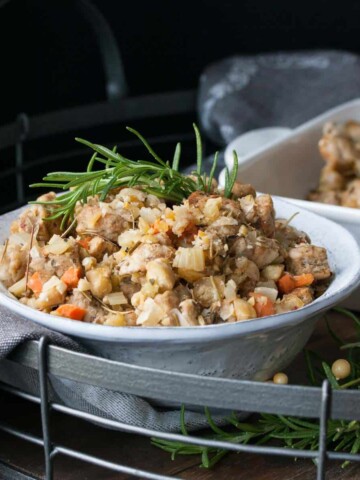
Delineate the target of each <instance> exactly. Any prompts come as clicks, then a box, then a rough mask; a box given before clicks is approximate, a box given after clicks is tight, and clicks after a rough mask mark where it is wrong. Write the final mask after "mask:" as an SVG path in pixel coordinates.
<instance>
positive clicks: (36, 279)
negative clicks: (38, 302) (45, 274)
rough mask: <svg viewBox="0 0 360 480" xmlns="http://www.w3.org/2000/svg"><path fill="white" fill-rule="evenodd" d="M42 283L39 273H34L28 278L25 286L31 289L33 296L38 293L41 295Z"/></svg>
mask: <svg viewBox="0 0 360 480" xmlns="http://www.w3.org/2000/svg"><path fill="white" fill-rule="evenodd" d="M44 283H45V282H44V281H43V279H42V278H41V274H40V272H35V273H33V274H32V275H31V277H30V278H29V280H28V284H27V286H28V287H29V288H31V290H32V291H33V292H34V293H35V295H39V293H41V290H42V287H43V285H44Z"/></svg>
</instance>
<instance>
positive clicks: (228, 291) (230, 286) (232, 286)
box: [224, 280, 237, 301]
mask: <svg viewBox="0 0 360 480" xmlns="http://www.w3.org/2000/svg"><path fill="white" fill-rule="evenodd" d="M236 289H237V288H236V283H235V282H234V280H229V281H228V282H227V283H226V285H225V289H224V295H225V298H226V300H229V301H231V300H235V298H236Z"/></svg>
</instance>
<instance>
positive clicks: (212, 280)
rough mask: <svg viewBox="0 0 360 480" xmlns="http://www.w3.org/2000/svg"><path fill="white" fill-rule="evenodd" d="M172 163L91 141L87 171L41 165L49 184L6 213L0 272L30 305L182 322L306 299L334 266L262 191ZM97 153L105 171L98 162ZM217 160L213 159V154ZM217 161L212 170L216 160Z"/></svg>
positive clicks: (141, 323)
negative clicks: (221, 182)
mask: <svg viewBox="0 0 360 480" xmlns="http://www.w3.org/2000/svg"><path fill="white" fill-rule="evenodd" d="M195 132H196V135H197V151H198V169H197V171H196V172H194V174H193V175H192V176H184V175H183V174H181V173H179V172H178V163H179V157H180V149H179V147H177V149H176V150H175V154H174V160H173V162H172V164H170V162H165V161H163V160H162V159H161V158H160V157H159V156H158V155H157V154H155V152H154V151H153V150H152V149H151V147H150V146H149V145H148V144H147V142H146V141H145V140H144V139H143V138H142V137H141V136H140V134H138V133H137V132H134V133H136V134H137V135H138V136H139V138H140V139H141V140H143V142H144V143H145V145H146V147H147V148H148V150H149V151H150V153H151V154H152V155H153V157H154V160H155V161H153V162H149V161H145V160H144V161H136V162H135V161H131V160H128V159H126V158H124V157H123V156H121V155H120V154H118V153H117V152H116V151H115V150H109V149H107V148H105V147H102V146H100V145H94V144H90V143H89V142H86V141H82V143H85V144H86V145H88V146H89V147H90V148H92V149H93V151H94V154H93V156H92V158H91V160H90V163H89V166H88V169H87V171H86V172H83V173H71V172H56V173H53V174H49V175H48V176H47V177H46V178H45V179H44V183H43V184H41V186H47V187H49V186H51V187H61V188H63V189H64V190H66V192H65V193H63V194H61V195H59V196H56V194H55V193H52V192H50V193H47V194H45V195H43V196H41V197H40V198H38V200H37V201H36V202H34V204H33V205H31V206H30V207H29V208H28V209H26V210H24V211H22V213H21V214H20V215H19V217H18V218H17V219H16V220H15V221H13V223H12V225H11V232H10V234H9V237H8V239H7V240H6V242H5V244H4V245H3V246H2V251H1V252H0V258H1V263H0V280H1V281H2V283H3V285H4V286H5V287H6V288H7V289H8V291H9V292H10V293H11V294H12V295H14V296H15V297H17V298H18V300H19V301H20V302H21V303H22V304H24V305H27V306H28V307H31V308H33V309H36V310H39V311H41V312H45V313H48V314H51V315H53V316H58V317H66V318H69V319H72V320H76V321H82V322H87V323H93V324H101V325H110V326H134V327H155V326H158V327H162V326H163V327H169V326H171V327H188V326H204V325H211V324H223V323H233V322H239V321H243V320H253V319H257V318H260V317H266V316H270V315H274V314H277V313H284V312H291V311H294V310H298V309H300V308H302V307H303V306H305V305H307V304H309V303H311V302H313V300H314V299H315V298H316V297H318V296H319V295H321V294H322V293H323V292H324V291H325V290H326V288H327V287H328V284H329V281H330V279H331V278H332V272H331V269H330V267H329V264H328V258H327V251H326V249H325V248H323V247H320V246H316V245H313V244H312V243H311V240H310V238H309V237H308V235H307V234H306V232H303V231H299V230H297V229H296V228H294V227H293V226H292V225H291V221H292V218H276V214H275V211H274V206H273V201H272V198H271V196H270V195H266V194H261V195H257V194H256V192H255V190H254V188H253V187H252V186H251V185H246V184H240V183H237V182H235V179H236V176H237V171H236V165H237V161H236V158H235V161H234V165H235V167H234V171H233V172H232V173H229V172H228V174H227V182H226V185H225V188H224V189H219V188H218V187H217V185H216V182H215V180H214V179H213V178H212V177H213V174H211V173H210V175H209V176H207V175H206V174H204V173H203V172H202V167H201V157H202V154H201V141H200V140H199V135H198V131H197V129H196V127H195ZM95 162H99V163H101V164H102V165H103V166H104V168H103V169H102V170H94V169H93V167H94V164H95ZM215 162H216V161H215ZM214 170H215V169H213V171H214Z"/></svg>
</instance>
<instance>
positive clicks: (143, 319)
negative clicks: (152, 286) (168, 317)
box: [136, 298, 165, 327]
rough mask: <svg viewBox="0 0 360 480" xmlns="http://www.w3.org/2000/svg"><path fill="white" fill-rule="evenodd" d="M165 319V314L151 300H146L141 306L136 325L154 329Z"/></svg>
mask: <svg viewBox="0 0 360 480" xmlns="http://www.w3.org/2000/svg"><path fill="white" fill-rule="evenodd" d="M164 317H165V312H164V311H163V309H162V308H161V307H159V305H158V304H157V303H155V302H154V300H153V299H152V298H147V299H146V300H145V302H144V304H143V308H142V312H141V313H140V315H139V316H138V318H137V320H136V324H137V325H142V326H145V327H155V326H156V325H158V324H159V323H160V321H161V320H162V319H163V318H164Z"/></svg>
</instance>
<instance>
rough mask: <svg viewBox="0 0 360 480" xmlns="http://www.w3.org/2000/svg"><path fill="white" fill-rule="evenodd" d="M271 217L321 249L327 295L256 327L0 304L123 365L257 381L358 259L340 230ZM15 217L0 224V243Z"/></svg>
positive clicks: (285, 210) (332, 298) (356, 274)
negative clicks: (113, 319) (153, 322)
mask: <svg viewBox="0 0 360 480" xmlns="http://www.w3.org/2000/svg"><path fill="white" fill-rule="evenodd" d="M275 207H276V211H277V216H278V217H282V218H289V217H290V216H292V215H293V214H294V213H295V212H298V211H299V212H300V214H299V215H297V216H296V217H295V218H294V220H293V222H292V223H293V224H294V226H295V227H297V228H299V229H301V230H305V231H306V232H307V233H308V234H309V235H310V237H311V239H312V241H313V243H314V244H316V245H320V246H325V247H326V248H327V250H328V256H329V262H330V266H331V269H332V271H333V272H334V274H335V277H334V280H333V281H332V283H331V285H330V286H329V288H328V290H327V291H326V292H325V293H324V294H323V295H322V296H321V297H319V298H318V299H316V300H315V301H314V302H313V303H311V304H310V305H307V306H305V307H304V308H302V309H299V310H297V311H294V312H291V313H283V314H280V315H274V316H271V317H267V318H262V319H258V320H251V321H244V322H238V323H232V324H218V325H209V326H204V327H178V328H176V327H175V328H174V327H157V328H151V327H147V328H134V327H109V326H102V325H95V324H89V323H83V322H77V321H74V320H68V319H65V318H59V317H54V316H52V315H48V314H46V313H42V312H38V311H36V310H33V309H31V308H29V307H26V306H24V305H22V304H21V303H20V302H18V301H17V300H16V299H14V298H13V297H12V296H11V295H10V294H9V293H8V292H7V290H6V289H5V288H4V287H2V288H1V292H0V303H1V304H2V305H4V306H6V307H7V308H9V309H10V310H12V311H13V312H15V313H17V314H18V315H20V316H22V317H24V318H27V319H29V320H32V321H34V322H36V323H39V324H41V325H43V326H45V327H48V328H50V329H53V330H56V331H58V332H61V333H64V334H66V335H70V336H71V337H73V338H74V339H76V340H77V341H79V343H82V344H84V345H85V346H86V347H88V348H89V349H90V350H91V351H92V352H94V353H96V354H98V355H100V356H104V357H107V358H111V359H113V360H119V361H123V362H128V363H131V364H137V365H143V366H148V367H155V368H161V369H167V370H176V371H180V372H186V373H194V374H201V375H214V376H222V377H228V378H243V379H257V380H264V379H268V378H270V377H271V376H272V375H273V374H274V372H276V371H279V370H282V369H283V368H285V367H286V366H287V365H288V364H289V363H290V362H291V360H292V359H293V358H294V357H295V356H296V354H297V353H298V352H299V351H300V350H301V349H302V348H303V347H304V345H305V343H306V341H307V340H308V338H309V336H310V334H311V333H312V331H313V329H314V326H315V323H316V320H317V318H318V317H319V315H320V314H321V313H323V312H325V311H326V310H328V309H330V308H331V307H332V306H334V305H336V304H338V303H339V302H340V301H342V300H343V299H344V298H345V297H346V296H348V295H349V294H350V293H351V291H352V290H353V289H354V288H355V287H357V285H358V283H359V282H360V252H359V247H358V244H357V242H356V241H355V240H354V238H353V237H352V235H351V234H350V233H349V232H348V231H347V230H345V229H344V228H342V227H341V226H339V225H337V224H335V223H333V222H331V221H329V220H327V219H325V218H322V217H319V216H317V215H315V214H313V213H311V212H308V211H306V210H302V209H299V208H298V207H297V206H294V205H292V204H290V203H287V202H285V201H283V200H280V199H277V198H276V199H275ZM18 213H19V210H18V211H15V212H12V213H8V214H6V215H3V216H2V217H0V242H3V241H4V240H5V238H6V237H7V235H8V231H9V227H10V223H11V221H12V220H13V219H14V218H16V217H17V215H18Z"/></svg>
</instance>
